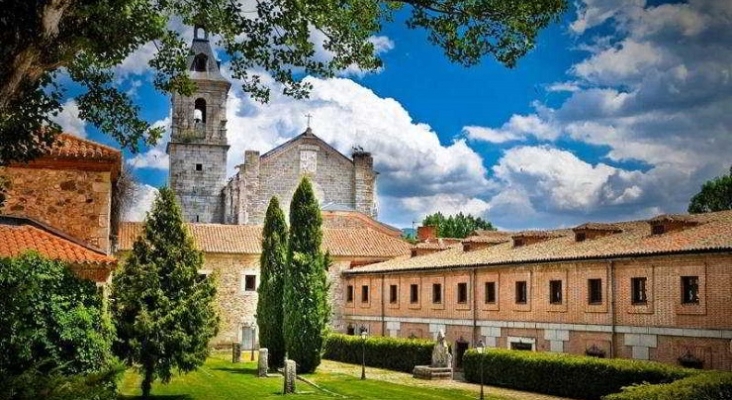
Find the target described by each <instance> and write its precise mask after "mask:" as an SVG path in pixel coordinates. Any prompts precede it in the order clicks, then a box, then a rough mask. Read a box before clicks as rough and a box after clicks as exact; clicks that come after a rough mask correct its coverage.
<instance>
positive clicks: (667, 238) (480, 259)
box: [345, 211, 732, 274]
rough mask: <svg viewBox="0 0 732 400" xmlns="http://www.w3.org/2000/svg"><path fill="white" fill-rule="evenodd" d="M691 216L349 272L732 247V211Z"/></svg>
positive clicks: (557, 235) (434, 255) (554, 235)
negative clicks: (677, 224)
mask: <svg viewBox="0 0 732 400" xmlns="http://www.w3.org/2000/svg"><path fill="white" fill-rule="evenodd" d="M688 220H689V221H691V222H693V223H698V225H695V226H692V227H690V228H688V229H684V230H678V231H672V232H666V233H664V234H662V235H652V234H651V225H650V224H649V223H648V220H644V221H630V222H619V223H616V224H615V225H616V226H617V227H618V228H619V229H621V230H622V232H619V233H616V234H613V235H605V236H601V237H598V238H596V239H593V240H586V241H582V242H577V241H575V237H574V235H573V234H572V231H571V230H566V229H561V230H555V231H548V233H550V234H552V237H551V238H549V239H547V240H545V241H542V242H539V243H534V244H530V245H526V246H521V247H514V246H513V244H512V243H510V242H509V243H502V244H497V245H495V246H491V247H488V248H485V249H480V250H475V251H471V252H463V251H462V249H459V248H452V249H448V250H445V251H441V252H437V253H432V254H427V255H424V256H419V257H413V258H409V259H393V260H389V261H385V262H382V263H378V264H371V265H367V266H364V267H362V268H359V269H358V270H350V271H347V272H345V273H348V274H350V273H367V272H398V271H405V270H421V269H439V268H456V267H457V268H459V267H469V266H480V265H486V266H488V265H505V264H515V263H534V262H551V261H563V260H582V259H607V258H612V257H623V256H644V255H654V254H673V253H694V252H705V251H730V250H732V211H722V212H716V213H707V214H695V215H691V216H688Z"/></svg>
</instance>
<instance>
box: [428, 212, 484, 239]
mask: <svg viewBox="0 0 732 400" xmlns="http://www.w3.org/2000/svg"><path fill="white" fill-rule="evenodd" d="M422 225H424V226H435V227H437V236H438V237H446V238H464V237H468V236H469V235H470V234H471V233H473V232H474V231H476V230H480V229H482V230H491V231H492V230H495V228H494V227H493V225H492V224H491V223H490V222H488V221H485V220H483V219H482V218H480V217H477V218H476V217H473V216H472V215H470V214H467V215H465V214H463V213H458V214H456V215H450V216H448V217H447V218H445V216H444V215H443V214H442V213H441V212H437V213H434V214H431V215H428V216H426V217H424V220H422Z"/></svg>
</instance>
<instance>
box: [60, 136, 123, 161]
mask: <svg viewBox="0 0 732 400" xmlns="http://www.w3.org/2000/svg"><path fill="white" fill-rule="evenodd" d="M46 157H61V158H74V159H78V158H85V159H94V160H108V161H117V160H120V159H121V157H122V154H121V152H120V151H119V150H117V149H115V148H112V147H109V146H105V145H103V144H99V143H97V142H93V141H91V140H87V139H82V138H80V137H78V136H74V135H72V134H70V133H61V134H59V135H58V136H57V137H56V142H55V143H54V144H53V146H51V148H50V149H49V150H48V151H47V152H46Z"/></svg>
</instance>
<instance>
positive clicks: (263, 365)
mask: <svg viewBox="0 0 732 400" xmlns="http://www.w3.org/2000/svg"><path fill="white" fill-rule="evenodd" d="M268 353H269V351H268V350H267V349H266V348H261V349H259V363H258V364H257V375H258V376H259V377H260V378H265V377H267V370H268V369H269V366H268V364H267V358H268V357H269V356H268Z"/></svg>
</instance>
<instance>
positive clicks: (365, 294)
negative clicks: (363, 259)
mask: <svg viewBox="0 0 732 400" xmlns="http://www.w3.org/2000/svg"><path fill="white" fill-rule="evenodd" d="M368 302H369V287H368V286H367V285H363V286H361V303H368Z"/></svg>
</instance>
